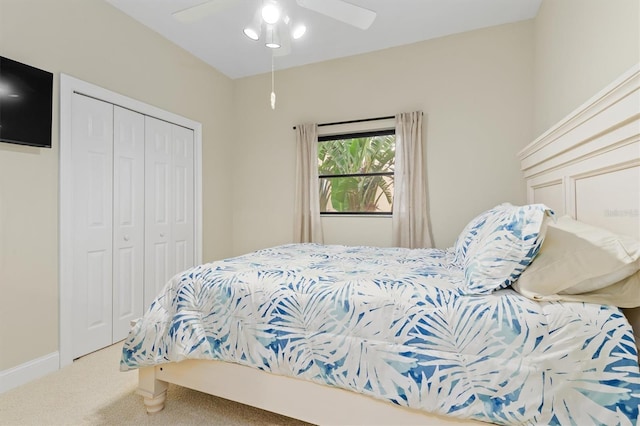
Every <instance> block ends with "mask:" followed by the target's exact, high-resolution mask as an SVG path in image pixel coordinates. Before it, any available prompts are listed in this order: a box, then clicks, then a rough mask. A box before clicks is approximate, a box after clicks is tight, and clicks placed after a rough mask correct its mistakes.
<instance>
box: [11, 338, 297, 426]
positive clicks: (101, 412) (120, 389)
mask: <svg viewBox="0 0 640 426" xmlns="http://www.w3.org/2000/svg"><path fill="white" fill-rule="evenodd" d="M121 348H122V345H121V344H116V345H113V346H110V347H108V348H106V349H102V350H100V351H97V352H94V353H92V354H90V355H87V356H85V357H83V358H80V359H78V360H76V361H75V362H74V363H73V364H72V365H70V366H68V367H65V368H63V369H61V370H59V371H56V372H55V373H52V374H50V375H48V376H46V377H43V378H41V379H39V380H35V381H33V382H30V383H27V384H26V385H23V386H20V387H18V388H15V389H12V390H10V391H8V392H5V393H3V394H0V425H3V426H4V425H7V426H9V425H38V426H40V425H43V426H44V425H225V426H236V425H249V426H251V425H283V426H284V425H286V426H294V425H306V423H303V422H300V421H297V420H293V419H290V418H288V417H283V416H279V415H277V414H273V413H270V412H267V411H262V410H259V409H257V408H253V407H249V406H246V405H242V404H238V403H235V402H231V401H228V400H225V399H222V398H217V397H214V396H211V395H206V394H203V393H201V392H197V391H194V390H190V389H186V388H181V387H179V386H174V385H170V387H169V390H168V393H167V402H166V406H165V409H164V410H162V411H161V412H159V413H157V414H153V415H148V414H146V412H145V409H144V406H143V403H142V397H141V396H138V395H136V394H135V388H136V383H137V377H138V376H137V372H136V371H129V372H126V373H122V372H120V371H119V369H118V362H119V360H120V350H121Z"/></svg>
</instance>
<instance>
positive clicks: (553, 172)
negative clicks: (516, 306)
mask: <svg viewBox="0 0 640 426" xmlns="http://www.w3.org/2000/svg"><path fill="white" fill-rule="evenodd" d="M519 157H520V160H521V165H522V170H523V172H524V177H525V180H526V184H527V200H528V202H530V203H544V204H547V205H548V206H549V207H551V208H553V209H555V210H556V212H557V214H559V215H562V214H570V215H571V216H573V217H574V218H576V219H578V220H581V221H583V222H586V223H591V224H594V225H597V226H600V227H603V228H607V229H609V230H611V231H614V232H617V233H622V234H628V235H631V236H633V237H635V238H637V239H640V212H639V209H640V64H638V65H636V66H634V67H633V68H632V69H631V70H629V71H628V72H626V73H625V74H623V75H622V76H621V77H620V78H619V79H617V80H616V81H615V82H613V83H612V84H611V85H609V86H608V87H607V88H605V89H604V90H602V91H601V92H599V93H598V94H597V95H595V96H594V97H593V98H591V99H590V100H589V101H588V102H586V103H585V104H583V105H582V106H581V107H580V108H578V109H577V110H575V111H574V112H573V113H572V114H570V115H569V116H567V117H566V118H565V119H564V120H562V121H561V122H560V123H558V124H557V125H556V126H554V127H553V128H551V129H550V130H549V131H547V132H546V133H544V134H543V135H542V136H540V137H539V138H538V139H536V140H535V141H533V142H532V143H531V144H529V145H528V146H526V147H525V148H524V149H523V150H522V151H521V152H520V153H519ZM625 313H626V314H627V317H628V318H629V320H630V322H631V323H632V325H633V327H634V330H635V336H636V344H640V309H638V308H636V309H633V310H626V312H625ZM169 383H174V384H177V385H180V386H184V387H188V388H192V389H196V390H199V391H202V392H205V393H208V394H212V395H216V396H220V397H222V398H226V399H230V400H233V401H237V402H241V403H244V404H248V405H251V406H254V407H258V408H261V409H264V410H268V411H272V412H275V413H279V414H282V415H285V416H289V417H293V418H296V419H301V420H304V421H307V422H310V423H314V424H322V425H330V424H354V425H355V424H366V425H375V424H393V425H399V424H423V425H424V424H441V425H469V424H476V425H479V424H486V423H481V422H475V421H469V420H458V419H455V418H448V417H447V418H445V417H443V416H439V415H435V414H431V413H426V412H421V411H417V410H411V409H406V408H403V407H399V406H396V405H393V404H391V403H387V402H384V401H381V400H376V399H373V398H370V397H367V396H364V395H360V394H357V393H355V392H350V391H345V390H342V389H337V388H331V387H328V386H323V385H319V384H315V383H311V382H306V381H302V380H299V379H295V378H290V377H284V376H277V375H274V374H271V373H267V372H264V371H261V370H255V369H251V368H249V367H244V366H240V365H237V364H230V363H224V362H220V361H195V360H188V361H182V362H180V363H170V364H163V365H159V366H155V367H146V368H141V369H140V370H139V385H138V391H137V393H138V394H140V395H142V396H143V397H144V403H145V405H146V408H147V411H148V412H149V413H154V412H157V411H160V410H162V408H163V407H164V402H165V398H166V390H167V386H168V384H169Z"/></svg>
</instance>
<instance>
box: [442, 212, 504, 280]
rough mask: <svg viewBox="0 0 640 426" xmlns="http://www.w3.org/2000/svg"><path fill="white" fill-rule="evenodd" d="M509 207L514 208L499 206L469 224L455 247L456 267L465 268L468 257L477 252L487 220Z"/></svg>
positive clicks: (454, 260)
mask: <svg viewBox="0 0 640 426" xmlns="http://www.w3.org/2000/svg"><path fill="white" fill-rule="evenodd" d="M509 207H513V205H511V204H509V203H503V204H499V205H497V206H495V207H493V208H491V209H489V210H485V211H483V212H482V213H480V214H479V215H477V216H476V217H474V218H473V219H471V220H470V221H469V223H467V225H466V226H465V227H464V228H463V229H462V232H460V235H458V238H457V239H456V242H455V244H454V245H453V254H454V258H453V262H454V263H455V264H456V265H458V266H460V267H464V264H465V261H466V259H467V257H468V256H471V255H472V254H473V253H474V252H475V250H476V248H477V243H478V240H480V233H481V232H482V228H483V226H484V224H485V223H486V222H487V220H489V221H491V220H492V217H494V216H496V215H497V214H498V213H499V212H500V211H501V210H504V209H506V208H509Z"/></svg>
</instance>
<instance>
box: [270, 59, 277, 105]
mask: <svg viewBox="0 0 640 426" xmlns="http://www.w3.org/2000/svg"><path fill="white" fill-rule="evenodd" d="M273 56H274V55H273V52H271V109H276V86H275V81H274V75H273V74H274V67H273Z"/></svg>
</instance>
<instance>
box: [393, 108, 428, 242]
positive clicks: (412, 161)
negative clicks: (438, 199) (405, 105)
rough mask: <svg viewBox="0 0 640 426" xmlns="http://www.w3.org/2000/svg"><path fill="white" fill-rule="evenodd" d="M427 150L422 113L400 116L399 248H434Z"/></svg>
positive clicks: (395, 227) (396, 177) (396, 218)
mask: <svg viewBox="0 0 640 426" xmlns="http://www.w3.org/2000/svg"><path fill="white" fill-rule="evenodd" d="M424 149H425V148H424V138H423V129H422V112H421V111H416V112H408V113H401V114H398V115H396V164H395V172H394V190H393V193H394V195H393V219H392V229H393V237H392V238H393V245H394V246H397V247H408V248H430V247H433V240H432V238H431V232H430V230H429V213H428V203H427V200H428V196H427V171H426V164H425V159H424Z"/></svg>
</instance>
